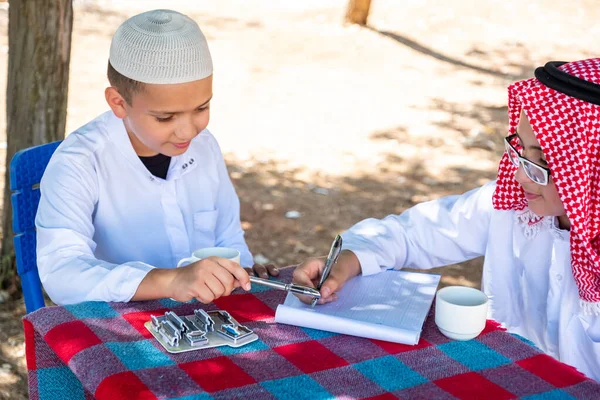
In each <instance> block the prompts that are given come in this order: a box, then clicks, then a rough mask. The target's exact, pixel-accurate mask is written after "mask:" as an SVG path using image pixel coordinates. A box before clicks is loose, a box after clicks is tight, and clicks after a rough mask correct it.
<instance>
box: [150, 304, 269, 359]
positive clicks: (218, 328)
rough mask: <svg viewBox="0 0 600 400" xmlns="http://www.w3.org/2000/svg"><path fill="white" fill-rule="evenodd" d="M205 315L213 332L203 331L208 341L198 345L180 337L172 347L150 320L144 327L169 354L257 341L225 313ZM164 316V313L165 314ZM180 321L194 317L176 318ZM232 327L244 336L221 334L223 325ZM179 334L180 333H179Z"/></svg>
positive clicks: (253, 335) (163, 316)
mask: <svg viewBox="0 0 600 400" xmlns="http://www.w3.org/2000/svg"><path fill="white" fill-rule="evenodd" d="M206 314H208V315H209V316H210V318H211V319H212V320H213V321H214V330H213V331H205V336H206V339H208V341H207V342H206V343H203V344H200V345H193V346H192V345H191V344H190V342H188V341H187V340H186V339H184V338H183V337H182V340H179V343H178V345H177V346H173V345H171V344H170V343H168V342H167V340H165V338H164V337H163V335H161V334H160V333H159V332H158V330H157V329H156V327H155V324H154V323H153V321H152V320H150V321H148V322H146V323H145V324H144V326H145V327H146V329H148V331H149V332H150V333H151V334H152V336H154V338H155V339H156V340H158V342H159V343H160V344H161V345H162V346H163V347H164V348H165V349H166V350H167V351H168V352H169V353H182V352H184V351H193V350H202V349H210V348H213V347H219V346H230V347H241V346H244V345H246V344H248V343H252V342H254V341H255V340H257V339H258V336H257V335H256V333H254V332H253V331H252V330H250V329H248V328H247V327H245V326H243V325H241V324H240V323H239V322H237V321H236V320H235V319H234V318H233V317H232V316H231V315H230V314H229V313H228V312H227V311H222V310H214V311H207V312H206ZM165 315H166V313H165ZM165 315H162V316H154V317H155V320H156V321H158V322H162V321H164V320H165V319H166V318H167V317H166V316H165ZM177 317H179V318H181V319H182V320H184V319H186V318H188V317H189V318H194V317H195V315H186V316H183V317H181V316H177ZM227 324H229V325H232V326H233V327H235V329H237V330H241V331H243V333H244V335H243V337H240V338H233V337H227V336H226V335H227V334H226V333H223V331H222V330H223V325H227ZM180 333H181V331H180Z"/></svg>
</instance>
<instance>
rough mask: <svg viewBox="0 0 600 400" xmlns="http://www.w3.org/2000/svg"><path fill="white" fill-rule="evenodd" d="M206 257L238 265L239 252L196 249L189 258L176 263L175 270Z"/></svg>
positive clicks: (223, 248)
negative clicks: (224, 259)
mask: <svg viewBox="0 0 600 400" xmlns="http://www.w3.org/2000/svg"><path fill="white" fill-rule="evenodd" d="M208 257H220V258H226V259H228V260H231V261H234V262H236V263H238V264H239V263H240V251H239V250H236V249H231V248H229V247H207V248H204V249H198V250H196V251H194V252H193V253H192V255H191V256H190V257H187V258H183V259H181V260H179V262H178V263H177V268H179V267H181V266H182V265H183V264H191V263H193V262H196V261H200V260H203V259H205V258H208Z"/></svg>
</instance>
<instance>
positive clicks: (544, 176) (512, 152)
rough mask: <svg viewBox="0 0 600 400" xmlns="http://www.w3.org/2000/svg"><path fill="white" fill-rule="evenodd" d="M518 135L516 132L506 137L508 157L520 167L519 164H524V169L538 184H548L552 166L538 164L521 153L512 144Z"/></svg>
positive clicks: (505, 144) (505, 143)
mask: <svg viewBox="0 0 600 400" xmlns="http://www.w3.org/2000/svg"><path fill="white" fill-rule="evenodd" d="M516 137H517V135H516V134H515V135H510V136H508V137H506V138H504V146H505V148H506V153H508V158H510V161H511V162H512V163H513V164H514V165H515V166H516V167H518V166H519V164H523V170H524V171H525V175H527V177H528V178H529V179H531V180H532V181H534V182H535V183H537V184H538V185H543V186H546V185H547V184H548V180H549V179H550V168H546V167H542V166H541V165H538V164H536V163H534V162H533V161H529V160H528V159H526V158H525V157H523V156H522V155H521V154H519V152H518V151H517V149H515V148H514V146H513V145H512V144H510V143H511V142H512V141H513V139H514V138H516Z"/></svg>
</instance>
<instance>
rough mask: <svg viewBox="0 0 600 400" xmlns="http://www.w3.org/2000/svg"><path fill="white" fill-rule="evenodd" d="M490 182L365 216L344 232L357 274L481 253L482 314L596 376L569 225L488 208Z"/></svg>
mask: <svg viewBox="0 0 600 400" xmlns="http://www.w3.org/2000/svg"><path fill="white" fill-rule="evenodd" d="M494 189H495V183H494V182H492V183H490V184H487V185H485V186H483V187H482V188H479V189H475V190H472V191H470V192H467V193H465V194H463V195H461V196H449V197H445V198H441V199H438V200H434V201H430V202H426V203H422V204H418V205H416V206H414V207H412V208H410V209H409V210H407V211H406V212H404V213H402V214H401V215H390V216H388V217H386V218H384V219H382V220H377V219H373V218H371V219H367V220H364V221H362V222H360V223H358V224H356V225H355V226H353V227H352V228H351V229H350V230H348V231H347V232H345V233H344V234H343V235H342V237H343V239H344V248H345V249H349V250H352V251H353V252H354V253H355V254H356V255H357V257H358V259H359V260H360V263H361V268H362V273H363V275H369V274H373V273H377V272H379V271H381V270H382V269H389V268H396V269H400V268H403V267H407V268H418V269H429V268H434V267H439V266H443V265H449V264H454V263H458V262H462V261H466V260H469V259H472V258H475V257H478V256H485V261H484V266H483V282H482V285H483V290H484V292H485V293H486V294H487V295H488V297H489V317H490V318H492V319H494V320H496V321H498V322H500V323H502V324H503V325H504V326H505V327H506V328H507V329H508V331H510V332H513V333H517V334H520V335H522V336H524V337H526V338H527V339H529V340H531V341H533V342H534V343H535V345H536V346H538V347H539V348H540V349H542V350H543V351H544V352H546V353H548V354H550V355H551V356H553V357H555V358H557V359H559V360H561V361H563V362H565V363H567V364H570V365H573V366H575V367H576V368H577V369H579V370H580V371H581V372H583V373H584V374H586V375H587V376H589V377H591V378H593V379H595V380H596V381H600V317H598V316H592V315H584V314H582V312H581V308H580V306H579V294H578V290H577V286H576V284H575V281H574V279H573V274H572V273H571V254H570V246H569V232H568V231H563V230H560V229H559V228H558V223H557V219H556V218H554V217H545V218H543V219H542V220H541V221H540V222H538V223H537V224H533V225H532V224H530V223H528V222H529V221H531V220H530V219H528V218H527V212H529V211H526V212H516V211H500V210H495V209H494V208H493V205H492V195H493V193H494Z"/></svg>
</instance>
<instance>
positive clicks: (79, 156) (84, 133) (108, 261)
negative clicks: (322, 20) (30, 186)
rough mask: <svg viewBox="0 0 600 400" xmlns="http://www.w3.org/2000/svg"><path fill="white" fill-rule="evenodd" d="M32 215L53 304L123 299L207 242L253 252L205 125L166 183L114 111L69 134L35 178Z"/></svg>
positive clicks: (246, 255) (174, 162)
mask: <svg viewBox="0 0 600 400" xmlns="http://www.w3.org/2000/svg"><path fill="white" fill-rule="evenodd" d="M40 190H41V200H40V204H39V208H38V212H37V216H36V231H37V262H38V269H39V273H40V279H41V281H42V283H43V285H44V288H45V289H46V292H47V293H48V295H49V296H50V298H51V299H52V300H53V301H54V302H55V303H57V304H72V303H79V302H82V301H129V300H130V299H131V298H132V297H133V295H134V294H135V292H136V290H137V288H138V286H139V284H140V282H141V281H142V280H143V279H144V277H145V276H146V274H147V273H148V272H149V271H150V270H151V269H153V268H174V267H175V266H176V265H177V262H178V261H179V260H180V259H182V258H185V257H188V256H190V254H191V252H192V251H194V250H196V249H199V248H204V247H233V248H236V249H237V250H239V251H240V252H241V265H242V266H244V267H251V266H252V264H253V263H252V255H251V254H250V251H249V250H248V246H247V245H246V242H245V240H244V232H243V230H242V227H241V223H240V211H239V210H240V203H239V199H238V197H237V195H236V193H235V190H234V188H233V185H232V183H231V180H230V179H229V176H228V173H227V169H226V166H225V162H224V160H223V155H222V153H221V150H220V148H219V146H218V144H217V141H216V140H215V138H214V137H213V135H212V134H211V133H210V132H208V130H204V131H202V132H201V133H200V134H199V135H198V136H197V137H196V138H194V139H193V140H192V142H191V144H190V147H189V148H188V149H187V150H186V152H185V153H184V154H182V155H179V156H176V157H173V158H172V159H171V163H170V166H169V170H168V173H167V177H166V179H161V178H158V177H155V176H152V174H151V173H150V172H149V171H148V169H147V168H146V167H145V166H144V164H143V163H142V161H141V160H140V158H139V157H138V156H137V154H136V153H135V151H134V149H133V146H132V145H131V142H130V140H129V137H128V135H127V132H126V130H125V127H124V125H123V121H122V120H121V119H119V118H117V117H116V116H115V115H114V114H113V113H112V111H109V112H106V113H104V114H102V115H100V116H99V117H98V118H96V119H94V120H93V121H91V122H89V123H88V124H86V125H84V126H83V127H81V128H79V129H77V130H76V131H75V132H73V133H71V134H70V135H69V136H68V137H67V138H66V139H65V140H64V141H63V143H61V144H60V146H59V147H58V149H57V150H56V152H55V153H54V155H53V156H52V159H51V160H50V163H49V164H48V167H47V169H46V171H45V173H44V176H43V178H42V182H41V184H40Z"/></svg>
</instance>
